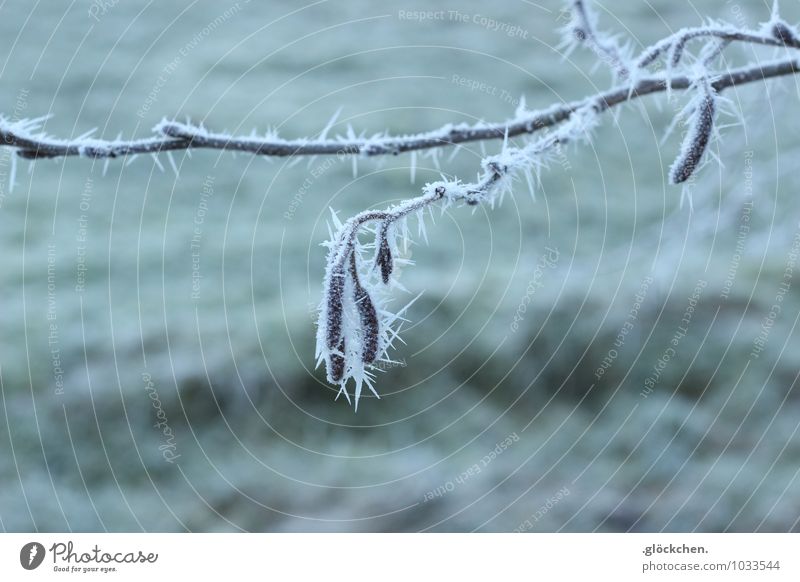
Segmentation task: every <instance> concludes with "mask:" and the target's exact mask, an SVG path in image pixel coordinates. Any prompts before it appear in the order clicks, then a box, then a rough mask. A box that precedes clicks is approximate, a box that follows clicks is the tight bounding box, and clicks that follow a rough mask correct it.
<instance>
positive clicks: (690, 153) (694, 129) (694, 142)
mask: <svg viewBox="0 0 800 582" xmlns="http://www.w3.org/2000/svg"><path fill="white" fill-rule="evenodd" d="M704 91H705V92H704V94H703V96H702V97H701V98H700V99H699V100H698V102H697V103H696V105H695V108H694V111H692V116H691V118H690V125H689V131H688V132H687V133H686V137H685V138H684V141H683V144H682V145H681V152H680V154H679V155H678V158H677V159H676V160H675V162H674V163H673V164H672V167H671V168H670V172H669V177H670V181H671V182H672V183H673V184H680V183H682V182H685V181H686V180H688V179H689V178H690V177H691V176H692V174H694V172H695V170H697V166H699V165H700V162H701V161H702V159H703V155H704V154H705V152H706V149H707V148H708V142H709V141H710V140H711V132H712V131H713V130H714V118H715V116H716V112H717V102H716V96H715V95H714V92H713V90H712V89H711V88H710V87H709V86H707V85H706V86H705V88H704Z"/></svg>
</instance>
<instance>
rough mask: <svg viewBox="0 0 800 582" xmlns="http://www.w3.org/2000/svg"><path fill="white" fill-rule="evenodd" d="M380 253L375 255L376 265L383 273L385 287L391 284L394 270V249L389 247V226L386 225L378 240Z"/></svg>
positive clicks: (380, 231) (382, 278)
mask: <svg viewBox="0 0 800 582" xmlns="http://www.w3.org/2000/svg"><path fill="white" fill-rule="evenodd" d="M376 245H377V247H378V253H377V254H376V255H375V264H376V265H377V266H378V268H379V269H380V271H381V281H383V284H384V285H387V284H388V283H389V278H390V277H391V276H392V271H393V270H394V261H393V260H392V249H391V248H390V246H389V225H388V224H384V225H383V226H382V227H381V229H380V230H379V231H378V240H377V241H376Z"/></svg>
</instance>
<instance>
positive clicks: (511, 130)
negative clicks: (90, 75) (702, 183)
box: [0, 59, 800, 159]
mask: <svg viewBox="0 0 800 582" xmlns="http://www.w3.org/2000/svg"><path fill="white" fill-rule="evenodd" d="M798 72H800V64H799V63H798V60H797V59H787V60H782V61H777V62H772V63H769V64H766V65H752V66H749V67H742V68H738V69H733V70H731V71H729V72H727V73H721V74H720V75H719V76H717V77H716V79H715V80H714V81H713V82H712V83H711V86H712V87H713V88H714V90H715V91H717V92H720V91H722V90H724V89H727V88H730V87H735V86H738V85H744V84H747V83H753V82H757V81H763V80H765V79H770V78H775V77H781V76H785V75H794V74H797V73H798ZM667 80H668V78H667V77H664V76H652V77H647V78H643V79H640V80H639V81H638V82H637V83H636V84H635V85H634V86H633V88H631V87H629V86H623V87H618V88H614V89H610V90H608V91H604V92H601V93H598V94H597V95H594V96H591V97H587V98H584V99H581V100H578V101H572V102H569V103H564V104H557V105H553V106H552V107H549V108H547V109H543V110H538V111H531V112H525V113H524V114H522V115H519V116H518V117H517V118H515V119H513V120H511V121H508V122H504V123H494V124H485V123H481V124H475V125H467V124H460V125H452V124H450V125H446V126H444V127H442V128H440V129H437V130H434V131H430V132H426V133H420V134H415V135H408V136H378V137H373V138H364V139H325V140H314V139H297V140H284V139H280V138H265V139H260V138H257V137H234V136H230V135H226V134H220V133H213V132H210V131H207V130H206V129H205V128H203V127H198V126H195V125H190V124H186V123H178V122H172V121H163V122H161V123H160V124H158V125H157V126H156V127H155V128H154V131H155V132H156V133H157V134H160V136H159V135H157V136H154V137H151V138H145V139H139V140H133V141H124V140H100V139H80V140H63V139H56V138H51V137H48V136H46V135H43V134H41V133H38V128H39V123H40V120H35V121H36V123H34V122H30V121H23V122H10V121H8V120H6V119H5V118H0V145H5V146H9V147H12V148H17V150H18V152H17V153H18V154H19V155H20V156H21V157H23V158H29V159H34V158H57V157H63V156H83V157H88V158H117V157H122V156H131V155H137V154H157V153H160V152H165V151H170V150H172V151H174V150H187V149H196V148H205V149H216V150H227V151H238V152H247V153H250V154H253V155H261V156H273V157H286V156H310V155H325V154H328V155H361V156H365V157H372V156H378V155H389V154H392V155H397V154H401V153H404V152H411V151H419V150H427V149H432V148H439V147H445V146H449V145H455V144H462V143H468V142H477V141H484V140H492V139H502V138H503V137H504V136H506V135H507V136H508V137H515V136H519V135H526V134H533V133H536V132H538V131H541V130H542V129H544V128H547V127H552V126H554V125H557V124H559V123H561V122H563V121H565V120H567V119H569V117H570V116H571V115H572V114H573V113H574V112H575V111H577V110H579V109H581V108H582V107H585V106H586V105H587V103H590V102H591V103H600V104H601V105H602V108H603V109H604V110H605V109H610V108H612V107H615V106H617V105H620V104H623V103H626V102H628V101H630V100H632V99H636V98H638V97H642V96H645V95H652V94H654V93H660V92H663V91H666V90H667ZM692 82H693V80H692V79H691V78H690V77H688V76H683V75H678V76H674V77H670V78H669V85H670V86H671V88H672V89H688V88H689V87H691V85H692Z"/></svg>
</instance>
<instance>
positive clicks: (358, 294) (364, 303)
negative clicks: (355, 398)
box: [350, 254, 381, 364]
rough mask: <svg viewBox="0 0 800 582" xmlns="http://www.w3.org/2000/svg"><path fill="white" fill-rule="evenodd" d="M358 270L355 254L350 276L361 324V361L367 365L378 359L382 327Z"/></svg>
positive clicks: (352, 256)
mask: <svg viewBox="0 0 800 582" xmlns="http://www.w3.org/2000/svg"><path fill="white" fill-rule="evenodd" d="M356 269H357V267H356V258H355V254H353V255H351V262H350V275H351V277H352V279H353V300H354V301H355V304H356V309H357V310H358V318H359V320H360V322H361V334H362V345H361V361H362V362H363V363H365V364H371V363H372V362H374V361H375V359H376V358H377V357H378V350H379V348H380V335H381V326H380V323H379V322H378V312H377V310H376V309H375V304H374V303H373V302H372V297H370V296H369V293H368V292H367V290H366V289H364V287H363V286H362V285H361V282H360V281H359V280H358V271H357V270H356Z"/></svg>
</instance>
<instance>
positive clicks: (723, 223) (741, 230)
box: [0, 0, 800, 531]
mask: <svg viewBox="0 0 800 582" xmlns="http://www.w3.org/2000/svg"><path fill="white" fill-rule="evenodd" d="M770 3H771V2H770ZM767 4H769V3H767V2H747V3H744V2H741V3H739V4H737V3H735V2H730V1H726V0H703V1H692V2H690V1H688V0H679V1H677V2H671V1H667V0H658V1H652V2H646V3H645V2H642V3H639V2H605V3H603V4H601V5H600V7H599V9H598V11H599V13H600V18H601V25H602V26H603V27H604V28H606V29H611V30H615V31H618V32H619V33H620V35H621V38H622V39H623V40H624V39H629V41H630V42H631V43H632V46H633V47H634V48H636V49H639V48H641V47H642V46H644V45H646V44H649V43H651V42H654V41H655V40H657V39H659V38H661V37H663V36H665V35H667V34H669V33H670V32H672V31H675V30H677V29H678V28H680V27H682V26H690V25H695V24H698V23H700V22H701V21H702V19H703V18H705V17H715V18H722V19H725V20H728V21H730V22H733V23H735V24H740V25H743V26H757V24H758V23H759V22H761V21H763V20H766V19H767V18H768V16H769V8H768V6H767ZM785 4H786V6H785V9H784V14H783V15H784V17H785V18H787V20H789V21H790V22H796V21H797V20H798V19H800V9H799V8H798V6H797V4H796V3H788V2H787V3H785ZM419 10H424V11H430V10H437V11H443V13H442V15H443V16H442V17H439V18H435V19H429V20H424V21H420V20H419V19H416V18H415V17H413V16H410V15H409V13H413V12H414V11H419ZM560 10H561V4H560V3H558V2H555V1H554V0H547V1H545V2H542V3H536V2H527V1H521V0H519V1H518V0H514V1H509V2H503V3H494V4H492V5H489V4H487V3H485V2H477V1H472V0H471V1H468V2H465V1H459V2H456V1H455V0H452V1H449V0H448V1H442V0H438V1H437V2H436V3H435V4H431V3H429V2H423V1H422V0H414V1H410V2H390V3H376V2H367V1H365V0H348V1H347V2H344V1H327V2H326V1H320V2H314V3H309V4H299V3H296V2H289V1H288V0H281V1H274V2H269V3H266V2H264V3H259V2H245V1H244V0H240V1H239V2H233V3H231V2H229V1H228V0H223V1H221V2H220V1H211V0H197V1H193V2H171V3H155V2H147V3H140V2H114V1H106V2H94V3H92V2H85V1H84V2H72V3H69V4H68V3H57V4H53V3H42V2H25V1H22V0H11V1H8V2H4V3H2V6H0V30H2V34H0V46H1V47H2V51H1V53H0V54H1V55H2V65H0V79H2V86H3V91H2V92H1V93H0V111H2V112H4V114H5V115H6V116H7V117H9V118H24V117H38V116H41V115H52V118H50V119H49V120H48V121H47V122H46V124H45V130H46V131H47V132H48V133H50V134H53V135H58V136H63V137H76V136H78V135H80V134H83V133H84V132H86V131H88V130H90V129H91V128H94V127H96V128H98V129H97V133H96V135H97V136H102V137H105V138H114V137H116V136H117V135H118V134H121V135H122V136H123V137H126V138H130V137H134V136H136V137H140V136H146V135H149V133H150V128H151V127H152V126H153V125H154V124H156V123H157V122H158V121H159V120H160V119H161V118H162V117H163V116H166V117H169V118H173V117H175V118H179V119H183V118H184V117H186V116H188V117H190V118H191V119H192V120H194V121H198V122H199V121H202V122H204V123H205V124H206V125H207V126H208V127H210V128H213V129H215V130H223V129H224V130H228V131H231V132H234V133H249V132H250V131H251V130H252V129H253V128H256V129H257V130H258V131H260V132H264V131H266V130H267V129H269V128H277V129H279V130H280V132H281V134H282V135H283V136H284V137H297V136H304V135H315V134H318V133H319V132H320V131H321V130H322V128H323V127H324V126H325V124H326V122H327V121H328V119H330V117H331V115H333V114H334V112H336V111H337V109H339V108H341V114H340V117H339V121H338V122H337V124H336V125H335V127H334V129H333V132H338V133H345V132H346V129H347V125H348V124H351V125H352V126H353V127H354V128H355V129H356V131H357V132H360V131H362V130H363V131H366V132H367V133H368V134H371V133H374V132H378V131H382V130H385V129H388V130H389V131H390V132H392V133H408V132H414V131H421V130H426V129H429V128H434V127H438V126H440V125H442V124H444V123H447V122H461V121H467V122H474V121H477V120H480V119H485V120H502V119H506V118H509V117H511V116H513V114H514V109H515V106H516V104H517V100H518V99H519V97H520V96H521V95H524V96H525V97H526V99H527V103H528V106H529V107H545V106H548V105H550V104H551V103H554V102H560V101H565V100H571V99H576V98H579V97H582V96H584V95H589V94H591V93H593V92H595V91H597V90H598V89H601V88H604V87H606V86H607V85H608V83H609V75H608V73H607V71H605V70H603V69H602V68H596V67H595V62H594V59H593V58H592V55H591V53H589V52H586V51H577V52H575V53H573V54H572V56H571V57H570V58H569V59H566V60H563V59H562V57H561V56H560V53H559V50H558V48H557V45H558V44H559V42H560V35H559V32H558V28H559V27H560V26H561V25H562V24H563V21H564V16H563V15H562V14H561V13H560ZM456 13H457V14H456ZM489 19H491V21H495V22H497V23H501V24H504V25H507V26H493V25H492V24H491V22H490V20H489ZM511 27H517V28H511ZM694 48H697V47H696V46H695V47H694ZM727 55H728V59H729V64H732V65H736V64H742V63H746V62H752V61H755V60H757V59H771V58H774V57H775V56H776V54H775V51H774V50H773V49H761V50H758V51H754V50H753V49H750V48H747V47H732V48H731V49H730V51H729V52H728V53H727ZM726 96H727V97H729V98H730V100H731V101H730V104H729V105H728V109H729V110H730V111H733V112H741V114H742V116H743V117H742V118H737V116H736V115H726V116H723V117H722V118H721V120H720V123H721V124H725V125H730V127H727V128H725V129H723V131H722V135H723V136H724V139H723V140H720V141H718V142H716V143H715V144H714V150H715V152H716V153H717V155H718V156H719V157H720V159H721V160H722V162H723V164H724V167H720V166H719V165H718V164H716V163H712V164H710V165H709V166H708V167H707V168H705V170H704V171H703V172H702V173H701V174H700V176H699V177H698V179H697V181H696V183H695V184H693V186H692V190H693V193H692V203H693V210H692V209H690V207H689V204H687V203H684V204H683V206H682V207H681V204H680V201H681V190H680V188H675V187H671V186H669V185H668V184H667V182H666V171H667V169H668V167H669V165H670V163H671V162H672V159H673V157H674V155H675V152H676V151H677V148H678V146H679V141H680V128H678V130H677V131H676V132H675V135H673V136H672V137H670V138H668V139H667V140H666V141H664V142H663V143H662V136H663V135H664V130H665V128H666V126H667V125H668V124H669V122H670V120H671V119H672V117H673V116H674V113H675V111H676V110H679V109H680V108H681V107H683V105H684V104H685V101H682V100H681V99H680V98H679V97H680V96H677V95H676V96H675V98H674V99H673V101H672V102H667V101H666V99H665V98H664V97H663V96H657V97H650V98H647V99H644V100H641V102H638V103H636V104H631V105H628V106H626V107H624V108H620V109H619V110H617V111H615V112H612V113H609V114H607V115H606V116H605V117H604V119H603V124H602V125H601V126H600V128H599V129H598V131H597V132H596V134H595V139H594V141H593V143H592V144H590V145H582V146H573V147H570V148H568V149H567V150H565V151H564V156H562V157H558V158H556V159H554V160H553V162H552V163H551V166H550V169H549V170H547V171H545V172H544V173H543V176H542V184H541V187H540V189H539V190H538V192H537V195H536V200H535V201H533V200H532V198H531V196H530V195H529V194H528V192H527V188H526V186H525V184H524V182H522V183H520V184H518V187H517V188H516V192H515V195H514V197H513V198H511V199H507V200H506V201H505V203H504V204H503V206H502V207H499V208H495V209H494V210H491V209H489V208H479V209H477V211H476V212H474V213H473V212H472V211H471V209H469V208H451V209H449V210H448V211H447V212H446V213H444V215H443V216H441V217H440V218H438V219H437V221H436V225H435V226H433V225H430V224H429V228H428V235H429V240H430V243H429V244H425V243H424V242H423V241H418V242H419V243H420V244H418V245H416V246H414V247H413V249H412V251H413V252H412V257H413V260H414V261H415V262H416V265H414V266H413V267H406V268H404V269H403V272H402V277H401V281H402V283H403V285H404V286H405V287H406V288H407V289H408V290H409V294H408V295H407V296H404V295H403V294H398V296H397V298H396V302H397V304H398V305H400V304H401V303H403V302H404V301H406V300H408V299H410V298H411V297H413V296H414V295H416V294H417V293H419V292H420V291H423V292H424V294H423V296H422V297H421V299H420V300H419V301H418V302H417V303H416V304H415V305H414V306H413V308H412V309H411V310H410V311H409V313H408V317H409V319H410V322H409V323H408V324H407V325H406V326H405V331H404V333H403V335H402V337H403V339H404V340H405V342H406V345H400V347H399V349H398V350H397V351H395V352H394V357H395V358H396V359H397V360H398V361H399V363H400V365H398V366H396V367H394V368H392V369H388V370H386V372H385V373H383V374H381V375H380V378H379V379H378V383H377V388H378V391H379V392H380V394H381V399H380V400H377V399H375V398H369V397H367V398H364V399H363V400H362V402H361V403H360V406H359V410H358V413H354V411H353V410H352V408H350V407H348V406H347V404H346V403H345V402H344V401H342V400H341V399H340V400H338V401H334V396H335V394H336V391H335V389H333V388H331V387H329V386H327V385H326V384H325V382H324V376H323V373H322V371H321V370H315V369H314V364H315V362H314V333H315V328H314V323H313V319H314V313H313V311H314V307H315V306H316V304H317V302H318V301H319V296H320V290H321V284H320V281H321V274H322V272H323V268H324V254H325V249H324V248H323V247H321V246H320V243H322V242H323V241H324V240H325V238H326V237H327V227H326V221H327V219H328V217H329V210H328V209H329V208H330V207H333V208H334V209H336V210H337V211H339V212H340V215H341V216H349V215H351V214H353V213H355V212H358V211H360V210H362V209H364V208H367V207H372V206H376V207H385V206H386V205H388V204H389V203H391V202H395V201H398V200H400V199H403V198H407V197H409V196H413V195H415V194H416V193H417V192H419V188H420V187H421V186H422V185H423V184H424V183H425V182H426V181H431V180H434V179H438V176H439V170H438V169H437V168H436V163H435V162H436V160H434V159H432V158H430V157H424V156H420V157H419V159H418V160H417V164H416V165H417V169H416V182H415V183H414V184H412V183H411V180H410V174H411V172H410V169H409V167H410V165H411V163H412V162H411V158H410V156H408V155H403V156H398V157H395V158H391V159H383V160H362V161H360V162H359V164H358V174H357V176H356V177H354V176H353V168H352V166H351V163H350V161H349V160H344V161H342V160H337V159H335V158H330V159H323V158H316V159H313V160H306V159H303V160H300V161H299V163H297V164H294V165H293V164H292V163H291V161H288V160H274V161H269V160H265V159H261V158H253V157H250V156H247V155H241V154H240V155H233V154H230V153H221V152H215V151H201V150H196V151H194V152H193V154H192V156H191V157H189V156H186V155H184V154H182V153H180V154H176V155H175V156H174V162H175V164H176V166H177V167H179V169H180V171H179V175H178V176H177V177H176V174H175V173H174V172H173V170H172V169H171V168H170V163H169V160H168V159H167V157H166V156H163V155H162V156H160V159H159V160H158V162H156V161H154V160H153V158H151V157H149V156H143V157H139V158H136V159H135V160H133V161H132V162H130V163H127V162H126V161H122V160H112V161H111V162H110V163H109V164H108V167H107V171H106V172H105V174H104V173H103V170H104V163H103V162H102V161H98V162H93V161H91V160H85V159H68V160H55V161H39V162H36V163H35V164H33V165H31V164H30V163H28V162H27V161H19V162H18V163H17V164H16V166H14V164H12V160H11V156H10V152H8V151H6V150H3V151H2V155H0V174H1V175H0V178H2V179H1V180H0V237H1V238H2V241H1V242H2V248H3V252H2V255H0V261H2V263H1V264H2V269H0V297H2V308H0V329H2V333H1V334H0V337H1V338H2V350H0V396H1V397H2V398H1V400H0V409H2V414H0V483H1V484H2V486H0V527H2V528H3V529H4V530H6V531H33V530H37V531H68V530H71V531H86V530H90V531H91V530H110V531H120V530H123V531H141V530H145V531H184V530H191V531H238V530H248V531H418V530H426V531H472V530H480V531H512V530H524V531H557V530H559V531H594V530H598V531H662V530H663V531H689V530H699V531H720V530H729V531H752V530H759V531H789V530H795V531H797V530H800V525H798V523H799V522H798V520H799V519H800V480H798V478H797V477H798V470H800V440H799V439H798V434H797V431H798V426H800V425H799V423H800V414H798V409H800V391H798V389H797V376H798V372H799V369H798V361H800V352H799V351H798V349H799V348H800V334H799V333H798V331H797V330H796V325H797V322H798V317H799V316H800V310H799V309H798V308H799V307H800V300H798V292H797V287H798V285H800V282H799V281H798V277H800V274H798V273H796V272H795V271H796V266H793V264H792V261H793V260H794V259H793V257H794V254H795V251H796V250H797V247H796V245H797V243H796V237H797V236H798V232H799V231H798V228H799V226H798V221H800V203H798V200H797V185H798V181H797V172H796V160H797V159H798V157H797V154H798V145H799V143H800V141H799V140H798V137H797V135H798V117H797V116H796V115H795V113H796V110H797V98H798V85H797V83H796V80H795V79H791V78H790V79H784V80H779V81H772V82H770V83H768V84H767V85H764V84H752V85H748V86H745V87H741V88H738V89H736V90H733V91H729V92H727V93H726ZM742 121H743V123H742ZM517 143H523V142H521V141H519V140H518V141H517ZM498 146H499V144H497V143H487V144H485V151H486V152H487V153H493V152H496V151H497V149H498ZM482 152H483V149H482V147H481V146H480V145H479V144H470V145H469V146H466V147H464V148H462V149H461V150H460V151H459V152H458V153H457V155H456V156H455V157H454V158H453V159H452V160H448V157H449V155H450V153H451V151H450V150H445V151H444V152H443V156H442V157H441V158H440V160H439V162H440V164H441V169H442V171H443V172H445V173H447V174H448V175H456V176H459V177H461V178H463V179H466V180H471V179H472V178H473V176H474V175H475V172H477V171H478V168H479V161H480V158H481V156H482ZM159 165H163V166H164V168H165V169H164V171H162V170H161V169H159ZM14 172H15V173H16V177H15V185H14V188H13V189H11V188H9V186H10V181H11V178H12V173H14ZM437 215H438V213H437ZM548 248H549V249H551V250H550V251H548V250H546V249H548ZM554 250H555V251H557V253H556V254H557V259H555V260H552V261H550V262H549V263H547V264H546V263H545V261H544V260H543V257H545V256H548V253H549V254H550V255H553V251H554ZM553 256H554V255H553ZM795 258H796V257H795ZM543 265H544V266H543ZM787 274H788V278H787ZM783 283H788V284H789V285H788V287H786V286H785V285H784V286H783V287H781V285H782V284H783ZM693 295H694V296H695V297H694V298H692V296H693ZM637 296H638V297H637ZM779 297H780V298H779ZM776 303H779V308H780V311H779V312H778V313H775V314H774V317H773V316H770V310H771V306H773V305H774V304H776ZM687 314H688V315H689V317H688V319H687V318H686V315H687ZM682 320H684V321H683V322H682ZM687 322H688V323H687ZM681 327H683V328H685V330H683V331H681V329H680V328H681ZM622 330H625V331H624V332H623V331H622ZM673 340H675V341H674V342H673ZM762 340H763V349H761V350H755V351H754V347H755V346H757V345H758V346H761V343H758V342H761V341H762ZM670 348H672V349H670ZM156 399H157V400H156ZM498 451H499V452H498Z"/></svg>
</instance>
